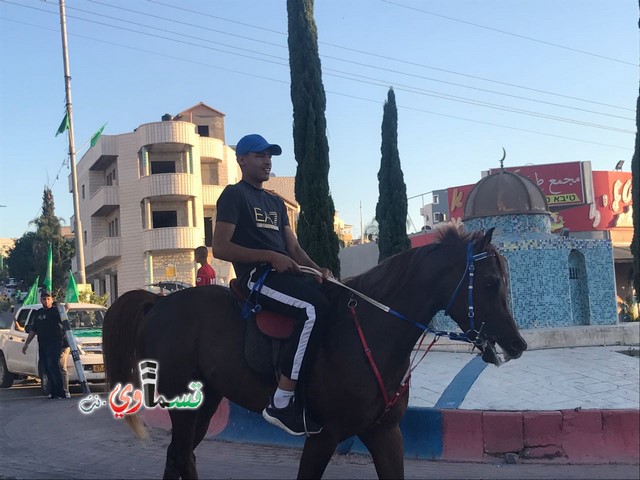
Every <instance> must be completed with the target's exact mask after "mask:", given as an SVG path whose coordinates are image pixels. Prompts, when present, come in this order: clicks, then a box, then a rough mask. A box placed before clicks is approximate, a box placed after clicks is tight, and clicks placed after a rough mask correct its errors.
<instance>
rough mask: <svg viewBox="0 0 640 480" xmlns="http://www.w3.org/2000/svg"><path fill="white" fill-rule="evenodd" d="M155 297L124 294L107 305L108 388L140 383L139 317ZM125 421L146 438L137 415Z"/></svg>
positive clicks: (134, 292) (104, 333)
mask: <svg viewBox="0 0 640 480" xmlns="http://www.w3.org/2000/svg"><path fill="white" fill-rule="evenodd" d="M157 299H158V296H157V295H156V294H154V293H151V292H148V291H146V290H132V291H130V292H127V293H125V294H124V295H122V296H121V297H118V299H117V300H116V301H115V302H114V303H113V304H112V305H111V306H110V307H109V309H108V310H107V313H106V315H105V317H104V325H103V327H102V351H103V355H104V366H105V372H106V380H107V384H108V386H109V389H113V388H114V387H115V385H116V384H118V383H120V384H122V385H124V384H127V383H131V384H134V385H137V384H138V383H139V379H138V371H137V368H136V367H137V362H138V361H139V358H138V347H137V345H136V341H137V339H138V334H139V331H140V327H141V326H142V320H143V318H144V316H145V314H146V313H147V312H148V311H149V309H150V308H151V306H152V305H153V304H154V302H155V301H156V300H157ZM126 420H127V424H128V425H129V426H130V427H131V428H132V430H133V431H134V433H135V434H136V436H138V437H139V438H144V437H146V431H145V429H144V426H143V425H142V421H141V420H140V418H139V417H138V416H137V415H127V417H126Z"/></svg>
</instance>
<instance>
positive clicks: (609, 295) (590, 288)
mask: <svg viewBox="0 0 640 480" xmlns="http://www.w3.org/2000/svg"><path fill="white" fill-rule="evenodd" d="M464 224H465V229H466V230H467V231H472V230H488V229H489V228H491V227H495V228H496V231H495V232H494V235H493V242H492V243H493V244H494V245H495V246H496V248H498V250H499V251H500V252H501V253H502V255H504V257H505V258H506V260H507V264H508V269H509V284H510V285H509V287H510V303H511V307H512V310H513V315H514V318H515V320H516V323H517V324H518V326H519V327H520V328H543V327H568V326H576V325H584V324H590V325H611V324H615V323H617V321H618V319H617V314H616V301H615V279H614V278H615V274H614V265H613V248H612V246H611V242H610V241H609V240H592V239H576V238H570V237H568V238H567V237H561V236H558V235H554V234H551V233H550V217H549V216H548V215H539V214H533V215H503V216H495V217H485V218H477V219H470V220H466V221H465V222H464ZM572 251H575V252H574V254H573V256H572V257H571V258H572V260H571V262H570V254H571V252H572ZM582 260H584V262H583V263H581V262H582ZM576 262H577V263H576ZM580 264H582V265H583V266H584V268H583V269H580V268H578V273H579V276H580V275H581V278H579V279H574V280H572V279H570V278H569V267H570V266H572V267H574V266H576V267H579V266H580ZM585 275H586V278H585V277H584V276H585ZM433 326H434V327H435V328H440V329H446V330H452V329H455V328H456V326H455V323H454V322H453V321H452V320H451V319H449V318H448V317H445V316H444V315H443V314H442V313H440V314H438V315H437V316H436V318H435V319H434V322H433Z"/></svg>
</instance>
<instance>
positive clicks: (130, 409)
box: [78, 360, 204, 418]
mask: <svg viewBox="0 0 640 480" xmlns="http://www.w3.org/2000/svg"><path fill="white" fill-rule="evenodd" d="M139 368H140V377H141V380H142V384H143V388H142V389H136V388H134V387H133V385H132V384H130V383H126V384H125V385H122V384H120V383H118V384H117V385H116V386H115V388H114V389H113V390H112V391H111V393H110V394H109V400H108V401H107V400H101V399H100V397H99V396H98V395H89V396H88V397H85V398H83V399H82V400H80V403H79V404H78V407H79V409H80V411H81V412H82V413H91V412H93V411H94V410H95V409H96V408H99V407H102V406H105V405H109V408H110V409H111V411H112V412H113V415H114V417H115V418H123V417H124V416H125V415H133V414H134V413H136V412H137V411H138V410H140V408H141V407H143V406H144V407H145V408H155V407H161V408H166V409H197V408H199V407H200V405H201V404H202V402H203V400H204V396H203V394H202V383H200V382H197V381H195V382H190V383H189V390H191V393H188V394H184V395H179V396H177V397H175V398H174V399H172V400H167V399H165V398H164V397H163V396H162V395H156V379H157V370H158V368H157V363H156V362H154V361H153V360H144V361H142V362H140V363H139Z"/></svg>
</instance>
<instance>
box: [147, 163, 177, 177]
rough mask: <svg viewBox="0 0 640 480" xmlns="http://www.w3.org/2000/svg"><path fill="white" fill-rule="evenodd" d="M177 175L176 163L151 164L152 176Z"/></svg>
mask: <svg viewBox="0 0 640 480" xmlns="http://www.w3.org/2000/svg"><path fill="white" fill-rule="evenodd" d="M156 173H176V162H171V161H169V162H166V161H155V162H151V174H152V175H153V174H156Z"/></svg>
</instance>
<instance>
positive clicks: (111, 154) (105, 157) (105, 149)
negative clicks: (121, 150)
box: [82, 135, 118, 170]
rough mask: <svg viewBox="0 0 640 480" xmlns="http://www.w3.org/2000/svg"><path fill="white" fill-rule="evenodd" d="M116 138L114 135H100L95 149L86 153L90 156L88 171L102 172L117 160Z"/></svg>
mask: <svg viewBox="0 0 640 480" xmlns="http://www.w3.org/2000/svg"><path fill="white" fill-rule="evenodd" d="M117 138H118V137H117V136H116V135H102V136H101V137H100V138H99V139H98V143H96V145H95V147H93V148H91V150H89V152H87V155H90V158H88V160H89V162H90V165H89V170H104V169H105V168H107V167H108V166H109V165H111V164H112V163H113V162H115V161H116V160H117V159H118V140H117ZM82 158H83V159H84V158H85V157H82Z"/></svg>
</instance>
